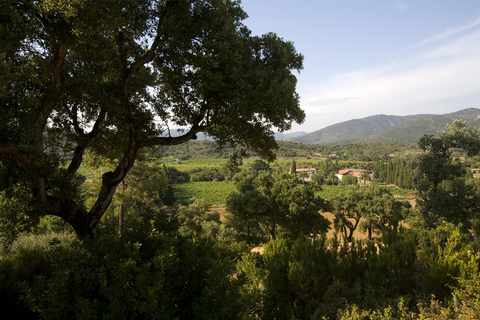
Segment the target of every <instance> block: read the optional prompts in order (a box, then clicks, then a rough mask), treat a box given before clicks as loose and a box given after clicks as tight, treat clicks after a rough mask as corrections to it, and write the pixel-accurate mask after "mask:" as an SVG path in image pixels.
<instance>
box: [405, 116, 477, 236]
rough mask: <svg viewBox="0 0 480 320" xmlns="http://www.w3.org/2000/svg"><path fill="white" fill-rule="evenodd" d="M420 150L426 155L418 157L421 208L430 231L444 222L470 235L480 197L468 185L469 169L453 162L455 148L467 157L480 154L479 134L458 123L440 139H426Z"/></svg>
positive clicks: (419, 205) (422, 140)
mask: <svg viewBox="0 0 480 320" xmlns="http://www.w3.org/2000/svg"><path fill="white" fill-rule="evenodd" d="M419 146H420V147H421V148H422V150H424V153H423V154H421V155H420V156H419V157H418V168H417V169H416V170H417V173H418V174H416V176H415V178H416V179H415V181H414V182H415V184H416V188H417V190H418V192H419V194H420V198H419V199H418V200H417V205H418V207H419V209H420V212H421V213H422V215H423V218H424V221H425V225H426V226H427V227H429V228H432V227H433V226H436V225H438V224H441V223H442V222H443V221H446V222H450V223H454V224H455V225H457V226H459V227H460V228H462V230H463V231H464V232H467V231H468V230H469V229H470V227H471V221H472V219H474V218H477V217H478V213H479V212H480V207H479V206H480V198H479V197H480V195H479V194H478V193H475V192H474V189H473V187H472V185H471V184H466V183H465V180H464V179H463V176H464V174H465V169H464V168H462V164H461V162H459V161H453V160H452V157H451V152H452V151H451V150H452V148H462V149H463V150H465V152H466V153H467V155H469V156H471V155H477V154H478V153H479V152H480V136H479V134H478V131H473V130H472V129H467V127H466V123H465V122H461V121H458V120H457V121H455V122H454V123H453V124H452V125H448V126H447V127H446V128H445V130H444V131H442V132H440V134H439V136H438V137H435V136H433V135H426V134H425V135H423V136H422V137H421V138H420V141H419Z"/></svg>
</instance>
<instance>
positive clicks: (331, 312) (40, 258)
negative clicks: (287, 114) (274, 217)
mask: <svg viewBox="0 0 480 320" xmlns="http://www.w3.org/2000/svg"><path fill="white" fill-rule="evenodd" d="M205 208H206V207H205V205H204V204H202V202H198V201H197V203H196V204H194V205H193V206H190V207H189V208H184V209H182V210H187V211H188V210H189V211H192V212H193V211H195V212H197V211H198V212H197V213H198V216H200V217H203V218H202V219H201V220H196V219H194V217H193V216H192V215H189V214H187V213H181V214H179V217H181V220H183V226H182V227H181V228H182V229H180V230H181V232H180V233H179V231H178V230H179V229H178V228H179V226H180V224H179V221H178V220H177V219H176V218H174V217H168V216H167V215H165V214H162V213H153V212H151V211H148V210H147V211H144V212H141V213H139V215H138V216H139V217H140V218H139V219H135V220H130V222H129V223H128V224H126V225H124V228H123V229H122V236H118V234H117V232H118V230H117V229H116V227H115V225H114V224H115V222H114V221H109V220H108V219H107V221H105V222H104V223H103V225H102V227H101V228H100V230H99V238H98V239H97V240H95V241H93V242H92V241H84V242H78V241H77V240H76V239H75V237H73V236H72V235H71V234H68V233H67V234H63V235H62V234H59V233H57V234H48V235H43V236H41V235H39V236H31V235H30V236H22V237H21V238H20V239H19V240H17V242H15V243H14V245H13V246H12V250H11V253H10V254H9V255H5V256H4V257H3V258H2V260H0V271H1V272H0V275H1V278H0V297H1V300H0V301H2V308H3V309H2V310H3V312H12V314H16V315H18V317H19V318H25V319H30V318H31V319H34V318H37V317H38V316H40V317H41V318H47V319H58V318H61V319H63V318H88V319H95V318H114V317H115V318H118V319H125V318H134V319H170V318H178V319H241V318H242V317H243V319H247V318H248V317H251V318H256V317H260V318H261V319H324V318H325V319H326V318H330V319H404V318H411V319H425V318H435V319H455V318H461V317H468V316H470V317H473V318H478V316H479V311H478V310H479V307H480V305H479V298H480V289H479V288H480V276H479V265H478V262H479V256H478V254H477V252H475V251H474V250H472V248H473V247H472V246H471V245H470V244H469V243H470V239H468V238H467V237H465V236H464V235H462V234H461V233H460V232H459V231H458V229H455V228H453V227H448V226H443V227H439V228H437V229H436V230H430V231H428V230H422V229H418V230H417V229H403V228H398V227H397V226H391V227H389V228H387V229H384V230H383V232H382V235H381V236H380V237H378V238H375V239H374V240H372V241H370V240H362V241H359V240H354V241H353V242H352V243H350V244H348V243H346V242H342V241H339V240H338V239H337V238H333V239H328V240H327V239H326V238H325V236H321V237H317V238H314V239H312V238H310V237H308V236H303V235H300V236H299V237H298V238H297V239H296V240H294V241H291V240H288V239H287V238H280V239H277V240H274V241H269V242H268V243H267V244H266V245H265V251H264V253H263V255H262V256H260V255H258V254H251V253H247V250H248V246H246V245H245V244H244V243H242V242H239V243H237V244H235V242H232V238H231V237H230V236H228V235H227V234H226V233H223V234H224V235H227V237H226V238H225V237H218V235H220V233H218V232H215V230H217V231H218V230H219V228H222V226H221V225H222V223H221V221H220V220H219V219H218V215H217V214H215V213H208V212H206V211H205V210H204V209H205ZM187 220H188V221H187ZM214 225H215V226H217V227H219V228H215V226H214ZM212 230H213V232H212ZM194 234H196V235H194ZM202 234H203V235H202ZM207 234H210V235H211V236H215V237H216V240H214V238H212V237H211V236H205V235H207ZM229 239H230V240H229ZM242 256H243V257H242ZM240 257H242V258H240ZM235 261H238V263H237V264H235ZM232 274H236V275H235V276H231V275H232ZM17 301H18V303H17Z"/></svg>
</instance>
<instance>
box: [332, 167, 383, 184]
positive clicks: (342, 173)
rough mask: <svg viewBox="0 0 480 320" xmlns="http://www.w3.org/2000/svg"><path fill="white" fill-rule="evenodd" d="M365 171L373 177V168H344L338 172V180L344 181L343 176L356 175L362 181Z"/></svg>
mask: <svg viewBox="0 0 480 320" xmlns="http://www.w3.org/2000/svg"><path fill="white" fill-rule="evenodd" d="M363 171H365V172H366V173H367V174H369V175H370V178H371V179H373V174H374V172H373V170H365V169H343V170H339V171H338V173H337V177H338V180H340V181H342V179H343V177H345V176H354V177H356V178H357V179H358V181H361V180H360V175H361V174H362V172H363Z"/></svg>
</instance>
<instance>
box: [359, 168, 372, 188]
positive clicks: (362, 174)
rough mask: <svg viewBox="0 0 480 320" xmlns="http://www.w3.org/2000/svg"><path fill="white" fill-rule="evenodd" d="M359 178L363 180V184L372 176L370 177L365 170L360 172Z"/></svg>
mask: <svg viewBox="0 0 480 320" xmlns="http://www.w3.org/2000/svg"><path fill="white" fill-rule="evenodd" d="M360 180H361V181H363V185H365V182H367V181H370V180H372V177H370V175H369V174H368V173H367V171H362V173H361V174H360Z"/></svg>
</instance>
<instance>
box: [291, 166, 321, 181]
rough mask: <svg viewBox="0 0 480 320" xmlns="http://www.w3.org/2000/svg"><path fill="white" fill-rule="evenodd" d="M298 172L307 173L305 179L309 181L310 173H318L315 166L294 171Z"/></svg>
mask: <svg viewBox="0 0 480 320" xmlns="http://www.w3.org/2000/svg"><path fill="white" fill-rule="evenodd" d="M300 172H306V173H308V178H305V181H311V180H312V175H314V174H317V173H318V171H317V169H315V168H304V169H297V171H296V173H297V174H299V173H300Z"/></svg>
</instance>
